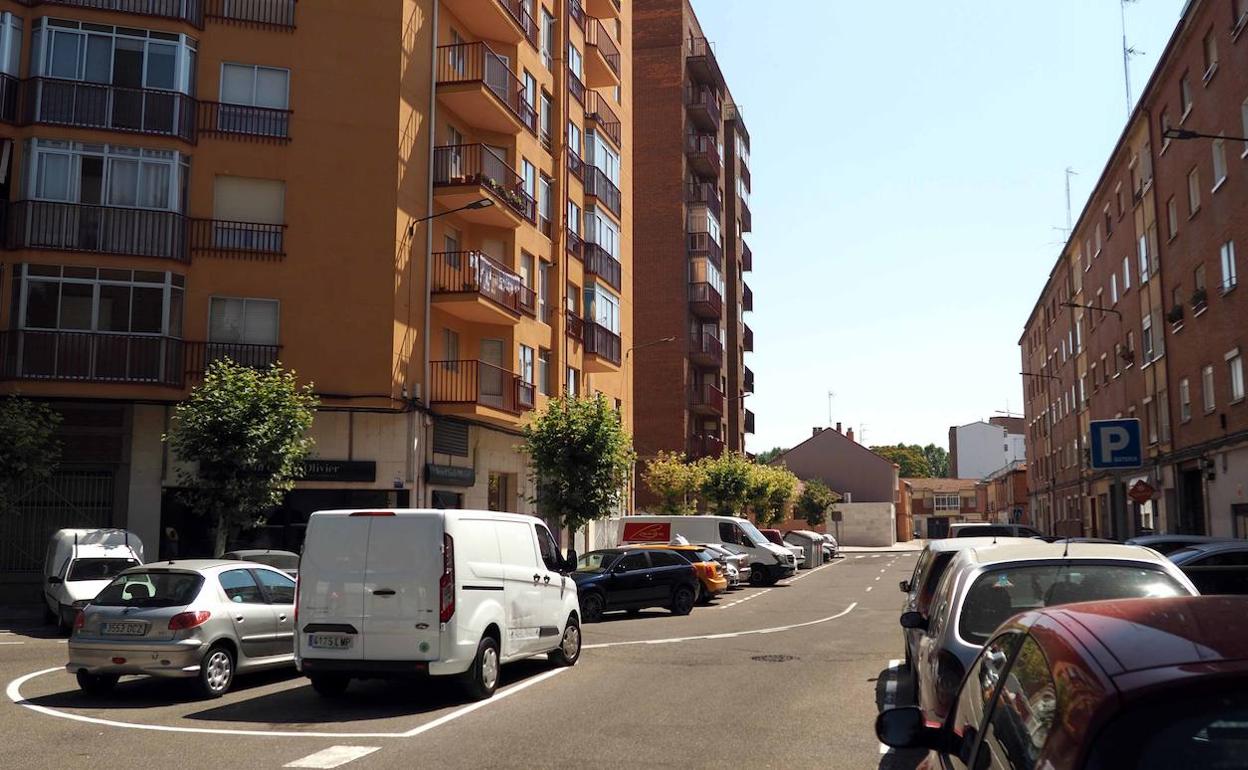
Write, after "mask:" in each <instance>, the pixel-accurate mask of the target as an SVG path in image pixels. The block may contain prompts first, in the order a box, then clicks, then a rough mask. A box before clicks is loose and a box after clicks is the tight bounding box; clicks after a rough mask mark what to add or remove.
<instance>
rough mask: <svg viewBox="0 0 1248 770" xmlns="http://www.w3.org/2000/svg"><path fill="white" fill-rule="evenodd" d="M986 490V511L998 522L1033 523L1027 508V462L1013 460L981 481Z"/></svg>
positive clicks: (987, 514)
mask: <svg viewBox="0 0 1248 770" xmlns="http://www.w3.org/2000/svg"><path fill="white" fill-rule="evenodd" d="M981 483H982V484H983V486H984V489H985V492H986V507H985V508H984V513H985V514H986V516H987V518H988V520H989V521H993V522H996V523H998V524H1026V525H1029V526H1030V525H1031V524H1032V521H1031V517H1030V515H1029V514H1028V510H1027V463H1025V462H1013V463H1010V464H1009V465H1007V466H1005V467H1004V468H1001V469H1000V470H997V471H996V472H994V473H990V474H988V476H987V477H986V478H985V479H984V480H983V481H982V482H981Z"/></svg>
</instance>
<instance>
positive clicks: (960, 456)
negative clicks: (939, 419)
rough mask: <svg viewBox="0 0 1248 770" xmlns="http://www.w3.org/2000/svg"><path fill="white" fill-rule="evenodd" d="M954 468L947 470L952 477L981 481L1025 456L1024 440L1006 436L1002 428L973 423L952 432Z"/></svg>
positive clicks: (1018, 437) (1019, 437)
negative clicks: (955, 445) (954, 448)
mask: <svg viewBox="0 0 1248 770" xmlns="http://www.w3.org/2000/svg"><path fill="white" fill-rule="evenodd" d="M955 433H956V435H957V457H956V458H954V459H956V462H957V465H956V467H951V468H950V469H949V471H950V475H951V476H952V477H953V478H959V479H982V478H984V477H985V476H987V475H988V474H990V473H992V472H993V471H997V470H1000V469H1001V468H1004V467H1005V466H1007V465H1009V464H1010V463H1012V462H1014V461H1015V460H1023V459H1025V455H1026V447H1025V444H1024V437H1023V436H1021V435H1019V436H1015V435H1011V434H1008V433H1006V430H1005V428H1002V427H998V426H996V425H989V424H987V423H983V422H973V423H971V424H970V425H963V426H961V427H958V428H956V429H955Z"/></svg>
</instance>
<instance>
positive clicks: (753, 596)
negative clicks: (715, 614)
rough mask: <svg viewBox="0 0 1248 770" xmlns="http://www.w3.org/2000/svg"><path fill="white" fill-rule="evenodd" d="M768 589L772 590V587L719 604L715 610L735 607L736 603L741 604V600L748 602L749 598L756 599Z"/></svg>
mask: <svg viewBox="0 0 1248 770" xmlns="http://www.w3.org/2000/svg"><path fill="white" fill-rule="evenodd" d="M770 590H772V589H770V588H764V589H763V590H761V591H759V592H758V593H753V594H750V595H749V596H744V597H742V598H740V599H737V600H736V601H735V602H729V603H727V604H721V605H719V606H718V607H716V608H715V609H717V610H726V609H728V608H729V607H736V606H737V605H738V604H741V603H742V602H748V601H749V600H750V599H757V598H758V597H760V596H762V595H763V594H765V593H767V592H768V591H770Z"/></svg>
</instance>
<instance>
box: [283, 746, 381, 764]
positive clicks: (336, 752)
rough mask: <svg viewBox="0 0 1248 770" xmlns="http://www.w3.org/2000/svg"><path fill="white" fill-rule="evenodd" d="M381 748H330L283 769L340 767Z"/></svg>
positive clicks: (298, 760) (296, 761)
mask: <svg viewBox="0 0 1248 770" xmlns="http://www.w3.org/2000/svg"><path fill="white" fill-rule="evenodd" d="M380 748H381V747H380V746H330V747H329V748H328V749H324V750H323V751H318V752H316V753H315V754H309V755H308V756H306V757H304V758H303V759H296V760H295V761H294V762H287V763H286V764H284V765H282V767H320V768H328V767H338V766H339V765H345V764H347V763H348V762H351V761H353V760H356V759H359V758H360V757H366V756H368V755H369V754H372V753H373V752H374V751H377V750H378V749H380Z"/></svg>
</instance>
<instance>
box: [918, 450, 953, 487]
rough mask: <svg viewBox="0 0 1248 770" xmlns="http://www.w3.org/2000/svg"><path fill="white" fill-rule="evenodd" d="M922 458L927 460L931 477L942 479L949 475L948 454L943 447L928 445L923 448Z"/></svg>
mask: <svg viewBox="0 0 1248 770" xmlns="http://www.w3.org/2000/svg"><path fill="white" fill-rule="evenodd" d="M923 456H924V457H926V458H927V464H928V467H930V468H931V471H932V476H933V477H935V478H938V479H943V478H945V477H947V476H948V475H949V453H948V452H947V451H945V448H944V447H941V446H936V445H935V444H928V445H927V446H925V447H923Z"/></svg>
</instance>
